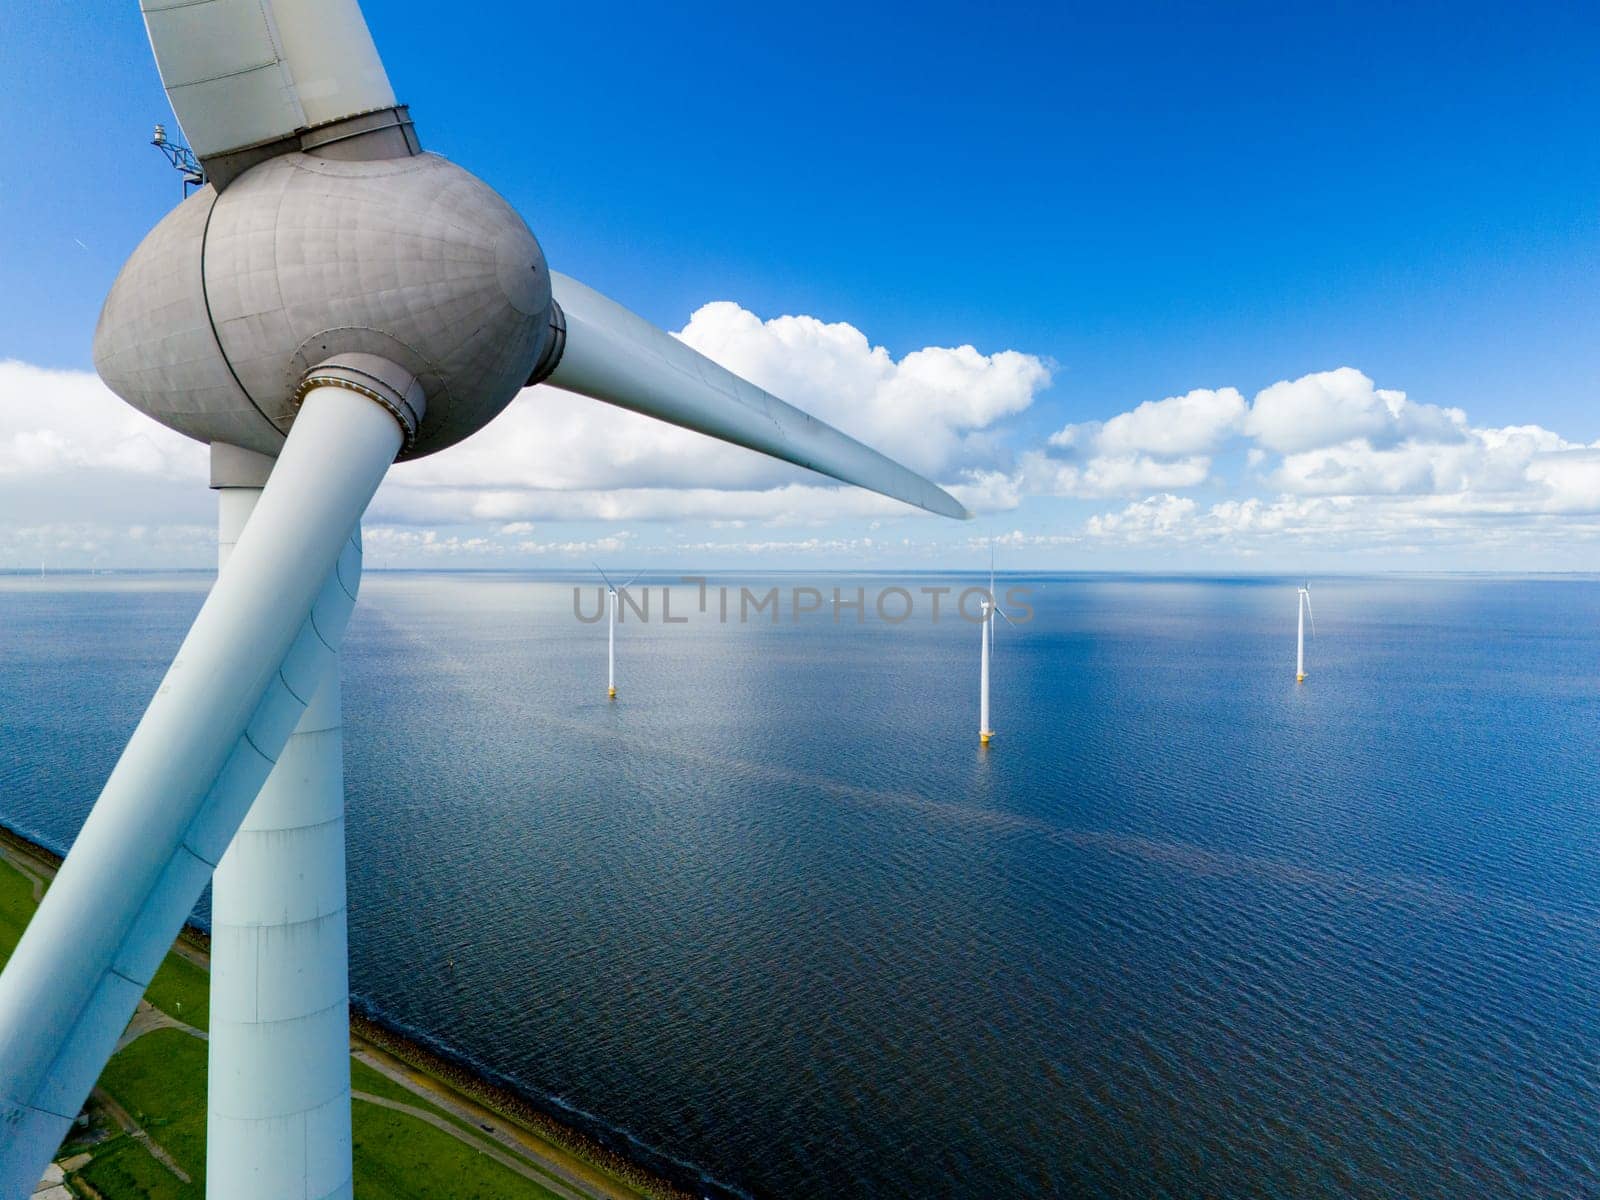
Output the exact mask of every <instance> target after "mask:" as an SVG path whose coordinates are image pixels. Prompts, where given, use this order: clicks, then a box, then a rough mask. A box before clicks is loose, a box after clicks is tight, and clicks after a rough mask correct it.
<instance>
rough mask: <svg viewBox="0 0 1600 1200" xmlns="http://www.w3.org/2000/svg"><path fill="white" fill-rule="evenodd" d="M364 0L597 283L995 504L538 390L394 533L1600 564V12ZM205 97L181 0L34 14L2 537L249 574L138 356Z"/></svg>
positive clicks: (12, 114)
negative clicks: (160, 413)
mask: <svg viewBox="0 0 1600 1200" xmlns="http://www.w3.org/2000/svg"><path fill="white" fill-rule="evenodd" d="M364 11H365V12H366V15H367V18H368V22H369V24H370V25H371V27H372V30H373V33H374V36H375V38H376V41H377V44H378V47H379V50H380V51H381V53H382V54H383V57H384V60H385V64H386V66H387V68H388V72H389V75H390V78H391V80H392V82H393V83H394V85H395V89H396V92H397V94H398V95H399V97H400V99H401V100H402V101H404V102H406V103H408V104H409V105H410V106H411V111H412V114H413V116H414V117H415V119H416V121H417V127H418V132H419V134H420V136H421V139H422V141H423V144H424V146H425V147H426V148H427V149H428V150H430V151H433V152H436V153H440V154H443V155H445V156H446V157H448V158H450V159H452V160H453V161H455V162H457V163H459V164H461V165H462V166H464V167H466V168H467V169H469V170H471V171H473V172H475V173H477V174H478V175H480V176H481V177H482V178H484V179H485V180H486V181H488V182H489V183H490V184H491V185H492V186H493V187H495V188H496V189H497V190H499V191H500V192H501V193H502V194H503V195H504V196H505V197H506V198H507V199H508V200H509V201H510V202H511V203H512V204H513V205H514V206H515V207H516V208H517V209H518V210H519V211H520V212H521V213H522V214H523V215H524V217H525V218H526V219H527V220H528V222H529V225H530V227H531V228H532V229H533V231H534V233H535V234H536V235H537V236H538V237H539V239H540V241H541V244H542V245H543V247H544V250H545V252H546V254H547V256H548V258H549V260H550V262H551V265H552V266H553V267H554V268H555V269H556V270H559V271H562V272H564V273H566V274H569V275H574V276H576V277H578V278H580V279H582V280H584V281H585V282H587V283H589V284H590V285H592V286H595V287H597V288H599V289H600V290H601V291H603V292H605V293H607V294H608V295H610V296H612V297H613V298H615V299H616V300H618V301H620V302H622V303H624V304H626V305H627V306H629V307H630V308H633V309H634V310H635V311H637V312H639V313H641V314H642V315H644V316H646V317H648V318H649V319H650V320H652V321H654V322H656V323H657V324H659V325H661V326H662V327H663V328H666V329H668V330H670V331H672V332H674V333H676V334H678V335H679V336H681V337H682V338H683V339H684V340H685V341H687V342H688V343H689V344H690V345H693V346H695V347H696V348H698V349H700V350H701V351H702V352H704V353H707V354H709V355H711V356H712V357H713V358H716V359H717V360H718V361H720V362H723V363H724V365H727V366H729V367H730V368H732V369H734V370H736V371H739V372H740V373H742V374H745V375H747V376H748V377H749V378H751V379H752V380H754V381H755V382H757V383H759V384H761V385H762V386H764V387H767V388H768V389H769V390H771V391H774V392H775V393H777V394H779V395H780V396H783V397H784V398H785V399H788V400H790V401H791V402H793V403H796V404H798V405H800V406H801V407H804V408H806V409H808V410H810V411H813V412H815V413H817V414H818V415H819V416H821V417H823V418H824V419H827V420H830V421H833V422H834V423H836V424H838V425H840V426H841V427H843V428H844V429H846V430H847V431H848V432H850V433H852V434H855V435H856V436H858V437H861V438H862V439H863V440H865V441H867V442H869V443H870V444H872V445H874V446H875V447H877V448H878V449H881V450H883V451H884V452H886V453H888V454H890V455H892V456H894V457H898V458H901V459H903V460H904V461H906V462H907V463H908V464H909V465H911V466H913V467H914V468H916V469H918V470H920V471H923V472H924V473H927V474H928V475H930V476H931V477H932V478H934V479H935V480H936V481H938V482H940V483H941V484H943V485H945V486H947V487H948V488H949V489H950V490H951V491H952V492H954V493H955V494H956V495H958V496H959V497H960V498H961V499H962V500H963V501H964V502H965V503H966V504H967V505H968V507H969V508H971V509H972V510H973V511H974V513H975V517H974V520H973V521H971V522H966V523H957V522H949V521H942V520H939V519H937V518H932V517H927V516H922V515H919V514H915V513H912V512H910V511H909V510H906V509H903V508H900V507H898V506H896V505H894V504H893V503H891V502H888V501H884V500H880V499H878V498H876V497H872V496H869V495H866V494H864V493H860V492H856V491H850V490H845V489H839V488H835V487H833V486H831V485H829V484H827V483H826V482H825V481H822V480H820V479H819V478H818V477H816V476H813V475H808V474H807V473H805V472H802V471H800V470H798V469H795V468H789V467H784V466H780V465H777V464H772V463H769V462H766V461H764V460H762V459H760V458H758V457H757V456H755V455H753V454H751V453H749V452H747V451H742V450H737V449H733V448H729V447H724V446H720V445H717V444H714V443H711V442H708V441H706V440H705V439H702V438H698V437H696V436H694V435H690V434H687V433H684V432H682V431H677V430H672V429H668V428H667V427H665V426H662V425H660V424H658V423H655V422H651V421H649V420H648V419H646V418H642V417H637V416H635V415H633V414H629V413H625V412H622V411H619V410H615V409H611V408H608V407H607V406H605V405H602V404H599V403H596V402H593V401H589V400H585V399H582V398H579V397H576V396H572V395H569V394H567V393H562V392H559V391H555V390H552V389H549V388H536V389H531V390H529V391H527V392H524V393H523V394H522V395H521V396H519V397H518V398H517V400H516V401H514V402H513V404H512V405H511V407H510V408H509V409H508V410H507V412H506V413H504V414H503V415H502V416H501V417H500V418H498V419H497V420H496V422H495V423H493V424H492V425H491V426H490V427H489V428H488V429H487V430H486V431H484V432H482V433H480V434H479V435H477V436H476V437H474V438H473V439H470V440H469V441H468V442H466V443H464V444H463V445H461V446H459V447H457V448H455V449H453V450H450V451H447V452H444V453H442V454H439V455H437V456H433V457H431V458H427V459H423V460H420V461H417V462H413V463H405V464H401V465H399V466H397V467H396V468H395V469H394V470H393V472H392V473H391V475H390V478H389V481H388V482H386V483H385V485H384V487H383V489H382V490H381V491H380V493H379V495H378V497H377V499H376V500H375V502H374V504H373V507H372V509H371V510H370V511H369V514H368V518H367V521H366V524H365V536H366V543H367V557H368V562H369V565H376V566H378V567H384V566H390V567H440V568H456V567H459V568H473V567H547V568H565V567H570V566H572V565H574V564H586V563H587V562H588V561H589V560H590V559H599V560H600V561H602V562H603V563H618V564H637V565H639V566H641V567H646V568H655V567H663V568H678V567H683V568H691V567H693V568H725V569H736V568H740V567H752V568H755V567H760V568H799V569H805V568H818V569H835V568H877V567H900V568H906V569H915V568H930V569H932V568H939V569H947V568H952V567H962V566H973V565H977V564H979V563H981V562H982V561H984V560H986V558H987V553H988V552H987V550H986V549H985V548H984V547H985V546H986V545H988V544H989V543H990V542H991V541H992V542H994V543H995V544H997V545H998V547H1000V551H999V552H1000V555H1001V561H1002V564H1003V565H1008V566H1010V567H1012V568H1015V569H1072V570H1162V571H1166V570H1192V571H1211V570H1215V571H1234V570H1245V571H1273V572H1277V571H1286V572H1317V571H1344V570H1557V571H1572V570H1590V569H1592V568H1593V564H1594V561H1595V560H1594V557H1593V550H1594V548H1595V546H1596V543H1597V541H1600V405H1597V404H1596V402H1595V401H1596V399H1597V398H1600V339H1597V338H1596V337H1595V330H1596V329H1597V328H1600V290H1597V288H1596V286H1595V281H1596V278H1597V271H1596V268H1597V266H1600V220H1597V218H1600V140H1597V139H1596V138H1595V137H1594V130H1595V128H1597V127H1600V70H1597V67H1600V13H1596V12H1595V10H1594V9H1593V8H1592V6H1587V7H1586V6H1582V5H1576V4H1574V5H1530V6H1518V7H1516V8H1512V7H1509V6H1494V7H1490V6H1476V5H1472V4H1454V5H1450V6H1445V5H1421V4H1419V5H1406V6H1391V5H1376V4H1374V5H1358V4H1344V5H1319V6H1315V7H1314V8H1313V7H1312V6H1300V5H1281V4H1273V5H1213V6H1205V7H1204V9H1203V11H1202V10H1201V9H1199V8H1197V7H1196V6H1177V5H1174V6H1160V5H1148V6H1139V5H1118V6H1103V7H1099V6H1086V5H1075V4H1054V5H1048V6H1038V7H1031V6H999V7H997V6H978V5H956V4H941V3H932V4H921V5H915V6H912V5H904V6H879V7H870V8H869V7H864V6H861V5H859V4H854V5H844V4H830V3H819V4H815V5H810V6H807V7H806V8H804V9H803V10H793V9H786V8H782V7H772V6H757V5H732V4H716V3H711V4H702V5H698V6H695V7H694V8H693V10H692V11H685V10H684V8H683V6H669V5H660V4H655V5H622V4H598V3H597V4H587V5H548V6H546V5H529V4H525V3H518V4H513V3H500V2H498V0H485V2H482V3H477V4H466V5H457V6H454V7H453V8H451V9H450V10H449V13H448V20H441V19H440V10H439V9H438V7H437V6H435V5H422V4H417V3H411V2H403V0H367V3H366V4H365V5H364ZM157 121H163V122H166V123H167V124H168V125H169V127H172V126H174V124H175V122H174V121H173V119H172V116H171V111H170V109H169V107H168V105H167V103H166V99H165V96H164V95H163V93H162V91H161V87H160V81H159V78H158V76H157V74H156V71H155V67H154V63H153V59H152V58H151V55H150V51H149V46H148V43H147V42H146V39H145V36H144V30H143V27H142V24H141V21H140V17H139V13H138V6H137V4H135V3H134V2H133V0H85V2H84V3H82V4H75V5H6V6H3V8H0V127H3V128H5V129H7V130H9V131H10V134H11V137H12V146H11V147H10V153H9V154H7V155H6V156H5V157H4V159H3V160H0V231H3V232H0V238H3V239H4V240H3V242H0V245H3V247H4V249H3V250H0V569H3V568H6V567H11V566H17V567H24V568H32V567H34V566H36V565H37V564H40V563H47V564H52V565H54V566H55V567H57V568H70V567H94V566H103V567H166V566H203V565H206V564H208V563H210V562H211V561H213V560H214V556H215V536H214V528H213V527H214V522H215V503H214V499H213V497H212V496H211V495H210V493H209V492H208V491H207V490H206V487H205V478H206V470H205V451H204V449H203V447H200V446H198V445H196V444H193V443H189V442H186V441H185V440H184V439H183V438H181V437H179V436H177V435H175V434H172V433H170V432H168V431H166V430H163V429H162V428H161V427H160V426H157V425H155V424H154V423H153V422H151V421H149V420H148V419H147V418H144V417H142V416H140V415H138V414H137V413H135V412H134V411H133V410H131V409H129V408H127V407H126V406H125V405H123V404H122V403H121V402H120V401H118V400H116V399H115V398H114V397H112V396H111V395H110V394H109V393H108V392H107V391H106V390H105V389H104V387H103V386H102V385H101V384H99V382H98V381H97V380H96V378H95V377H94V375H93V368H92V364H91V362H90V340H91V337H92V335H93V330H94V323H95V319H96V316H97V314H98V311H99V307H100V304H101V302H102V300H103V299H104V296H105V294H106V292H107V290H108V289H109V287H110V284H111V282H112V280H113V278H114V277H115V274H116V272H117V270H118V268H119V267H120V266H121V264H122V262H123V261H124V260H125V259H126V258H127V256H128V255H129V254H130V253H131V252H132V250H133V249H134V247H135V246H136V245H137V244H138V242H139V241H140V239H141V238H142V237H143V236H144V234H145V233H146V232H148V230H149V229H150V228H151V227H153V226H154V225H155V223H156V222H157V221H159V220H160V219H161V217H162V216H163V215H164V214H165V213H166V212H167V211H169V210H170V208H171V207H172V206H173V205H174V204H175V203H176V202H177V200H178V199H179V198H180V185H179V181H178V179H177V177H176V176H175V175H174V174H173V172H172V171H171V170H170V168H168V167H167V165H166V163H165V162H164V160H163V159H162V158H161V157H160V155H159V154H158V153H157V152H156V151H155V150H154V149H152V148H151V147H150V146H149V145H148V141H149V136H150V129H151V126H152V125H154V124H155V123H156V122H157Z"/></svg>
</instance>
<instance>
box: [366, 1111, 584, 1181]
mask: <svg viewBox="0 0 1600 1200" xmlns="http://www.w3.org/2000/svg"><path fill="white" fill-rule="evenodd" d="M353 1115H354V1122H355V1128H354V1133H355V1149H356V1155H355V1158H356V1195H358V1196H360V1197H361V1200H425V1198H427V1200H444V1198H446V1197H448V1198H449V1200H556V1194H555V1193H554V1192H552V1191H550V1190H549V1189H548V1188H542V1187H540V1186H539V1185H538V1184H536V1183H533V1182H532V1181H530V1180H527V1179H524V1178H523V1177H522V1176H520V1175H518V1174H516V1173H515V1172H514V1171H510V1170H508V1169H506V1168H505V1167H503V1166H501V1165H500V1164H499V1163H497V1162H495V1161H494V1160H493V1159H491V1158H488V1157H486V1156H484V1155H482V1154H480V1153H478V1152H477V1151H476V1150H474V1149H472V1148H471V1147H470V1146H464V1145H462V1144H461V1143H460V1142H458V1141H457V1140H456V1139H455V1138H453V1137H451V1136H450V1135H449V1134H447V1133H444V1132H442V1131H441V1130H438V1129H435V1128H434V1127H433V1126H431V1125H426V1124H424V1123H423V1122H421V1121H418V1120H417V1119H416V1118H414V1117H408V1116H406V1115H405V1114H404V1113H397V1112H392V1111H390V1110H389V1109H387V1108H379V1107H378V1106H377V1105H374V1104H357V1105H355V1106H354V1110H353Z"/></svg>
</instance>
